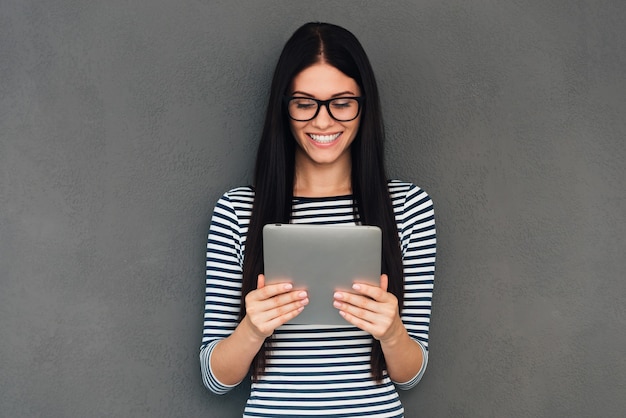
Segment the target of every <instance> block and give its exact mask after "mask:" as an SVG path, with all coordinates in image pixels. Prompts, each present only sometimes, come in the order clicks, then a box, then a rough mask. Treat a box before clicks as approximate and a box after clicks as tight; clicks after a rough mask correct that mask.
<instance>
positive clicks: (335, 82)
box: [291, 63, 361, 99]
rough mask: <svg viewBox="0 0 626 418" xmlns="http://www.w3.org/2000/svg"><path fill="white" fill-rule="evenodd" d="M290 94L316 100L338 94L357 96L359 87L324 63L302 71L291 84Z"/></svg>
mask: <svg viewBox="0 0 626 418" xmlns="http://www.w3.org/2000/svg"><path fill="white" fill-rule="evenodd" d="M291 90H292V92H300V93H306V94H308V95H311V96H313V97H315V98H318V99H324V98H328V97H332V96H334V95H336V94H338V93H342V94H352V95H359V94H361V91H360V89H359V85H358V84H357V82H356V81H355V80H354V79H353V78H350V77H348V76H347V75H345V74H344V73H342V72H341V71H339V70H338V69H337V68H335V67H333V66H332V65H328V64H326V63H319V64H314V65H312V66H310V67H308V68H305V69H304V70H302V71H301V72H300V73H298V75H296V76H295V77H294V79H293V81H292V83H291Z"/></svg>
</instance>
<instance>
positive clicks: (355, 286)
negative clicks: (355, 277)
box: [352, 283, 361, 290]
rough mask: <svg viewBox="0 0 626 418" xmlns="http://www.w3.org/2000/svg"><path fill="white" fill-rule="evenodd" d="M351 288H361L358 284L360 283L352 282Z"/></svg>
mask: <svg viewBox="0 0 626 418" xmlns="http://www.w3.org/2000/svg"><path fill="white" fill-rule="evenodd" d="M352 288H353V289H354V290H361V285H360V284H358V283H355V284H353V285H352Z"/></svg>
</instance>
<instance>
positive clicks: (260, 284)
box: [256, 274, 265, 289]
mask: <svg viewBox="0 0 626 418" xmlns="http://www.w3.org/2000/svg"><path fill="white" fill-rule="evenodd" d="M264 287H265V275H264V274H259V277H258V278H257V281H256V288H257V289H262V288H264Z"/></svg>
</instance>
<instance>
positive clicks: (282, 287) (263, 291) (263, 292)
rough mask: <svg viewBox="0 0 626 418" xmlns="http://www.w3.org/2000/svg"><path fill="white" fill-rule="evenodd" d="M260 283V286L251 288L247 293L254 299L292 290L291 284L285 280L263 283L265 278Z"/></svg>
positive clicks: (267, 297) (261, 298)
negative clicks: (261, 285)
mask: <svg viewBox="0 0 626 418" xmlns="http://www.w3.org/2000/svg"><path fill="white" fill-rule="evenodd" d="M262 284H263V287H262V288H260V289H256V290H253V291H252V292H250V293H249V295H252V297H253V298H254V299H256V300H265V299H269V298H272V297H274V296H276V295H280V294H281V293H287V292H290V291H292V290H293V285H292V284H291V283H286V282H283V283H272V284H265V280H262Z"/></svg>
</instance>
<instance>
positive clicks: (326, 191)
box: [293, 159, 352, 197]
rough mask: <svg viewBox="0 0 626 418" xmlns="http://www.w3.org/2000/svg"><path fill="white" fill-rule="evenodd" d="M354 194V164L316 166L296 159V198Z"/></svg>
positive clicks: (294, 188)
mask: <svg viewBox="0 0 626 418" xmlns="http://www.w3.org/2000/svg"><path fill="white" fill-rule="evenodd" d="M351 193H352V164H351V161H349V160H348V161H346V162H345V163H343V164H329V165H324V164H315V163H312V162H310V161H298V159H296V169H295V181H294V186H293V194H294V196H301V197H329V196H343V195H348V194H351Z"/></svg>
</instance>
